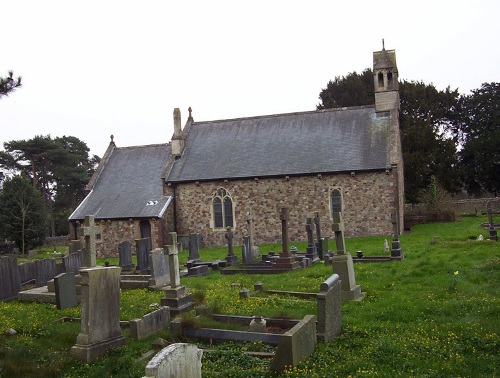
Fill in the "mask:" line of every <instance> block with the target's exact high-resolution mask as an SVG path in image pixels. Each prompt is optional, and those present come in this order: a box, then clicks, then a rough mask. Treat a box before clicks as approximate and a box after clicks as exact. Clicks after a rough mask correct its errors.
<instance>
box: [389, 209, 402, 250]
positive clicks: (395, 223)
mask: <svg viewBox="0 0 500 378" xmlns="http://www.w3.org/2000/svg"><path fill="white" fill-rule="evenodd" d="M391 222H392V232H393V238H392V249H391V259H402V258H403V251H402V250H401V243H400V242H399V226H398V217H397V216H396V211H393V212H392V214H391Z"/></svg>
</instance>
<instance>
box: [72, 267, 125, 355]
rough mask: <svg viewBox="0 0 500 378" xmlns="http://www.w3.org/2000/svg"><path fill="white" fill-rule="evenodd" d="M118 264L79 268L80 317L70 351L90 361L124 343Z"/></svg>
mask: <svg viewBox="0 0 500 378" xmlns="http://www.w3.org/2000/svg"><path fill="white" fill-rule="evenodd" d="M120 270H121V269H120V267H117V266H113V267H107V268H105V267H94V268H86V269H81V270H80V274H81V276H82V280H81V285H82V318H81V322H80V333H79V335H78V337H77V338H76V344H75V345H74V346H73V347H72V348H71V353H72V354H73V355H74V356H75V357H76V358H77V359H79V360H80V361H83V362H86V363H90V362H92V361H94V360H96V359H97V358H99V357H101V356H102V355H104V354H105V353H106V352H107V351H108V350H109V349H111V348H114V347H118V346H121V345H123V344H125V337H124V336H123V335H122V333H121V329H120Z"/></svg>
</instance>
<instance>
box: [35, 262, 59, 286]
mask: <svg viewBox="0 0 500 378" xmlns="http://www.w3.org/2000/svg"><path fill="white" fill-rule="evenodd" d="M56 275H57V274H56V259H43V260H35V286H36V287H41V286H46V285H47V281H49V280H51V279H53V278H54V277H55V276H56Z"/></svg>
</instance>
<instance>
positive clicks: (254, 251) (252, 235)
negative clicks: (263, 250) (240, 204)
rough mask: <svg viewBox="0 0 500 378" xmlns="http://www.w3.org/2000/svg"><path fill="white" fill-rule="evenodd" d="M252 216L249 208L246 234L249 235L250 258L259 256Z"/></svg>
mask: <svg viewBox="0 0 500 378" xmlns="http://www.w3.org/2000/svg"><path fill="white" fill-rule="evenodd" d="M253 220H254V217H253V213H252V210H249V211H248V212H247V218H246V221H247V231H248V236H249V237H250V241H249V243H250V251H251V253H252V260H254V259H256V258H257V257H259V247H257V246H256V245H255V227H254V222H253Z"/></svg>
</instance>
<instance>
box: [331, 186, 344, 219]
mask: <svg viewBox="0 0 500 378" xmlns="http://www.w3.org/2000/svg"><path fill="white" fill-rule="evenodd" d="M330 208H331V211H332V214H333V213H341V212H342V193H340V190H339V189H332V191H331V192H330Z"/></svg>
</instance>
